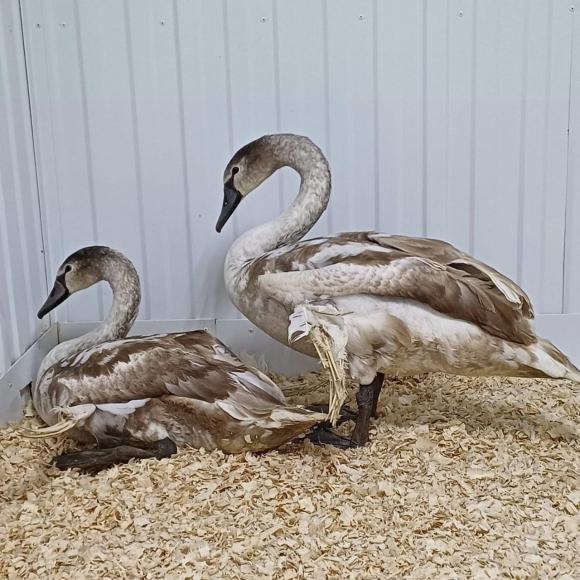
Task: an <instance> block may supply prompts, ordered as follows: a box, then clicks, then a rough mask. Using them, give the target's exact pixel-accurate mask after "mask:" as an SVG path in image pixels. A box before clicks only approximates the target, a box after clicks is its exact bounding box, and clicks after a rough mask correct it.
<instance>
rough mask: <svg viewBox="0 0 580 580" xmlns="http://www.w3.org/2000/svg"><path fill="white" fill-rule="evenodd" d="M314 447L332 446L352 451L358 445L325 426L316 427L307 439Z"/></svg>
mask: <svg viewBox="0 0 580 580" xmlns="http://www.w3.org/2000/svg"><path fill="white" fill-rule="evenodd" d="M305 439H308V440H309V441H310V443H312V444H313V445H332V446H333V447H338V448H339V449H352V448H353V447H358V445H357V444H356V443H355V442H354V441H352V440H351V439H349V438H348V437H341V436H340V435H337V434H336V433H334V432H333V431H331V430H330V429H327V428H326V427H324V426H323V425H321V426H318V427H315V428H314V429H312V431H310V433H308V434H307V435H306V437H305Z"/></svg>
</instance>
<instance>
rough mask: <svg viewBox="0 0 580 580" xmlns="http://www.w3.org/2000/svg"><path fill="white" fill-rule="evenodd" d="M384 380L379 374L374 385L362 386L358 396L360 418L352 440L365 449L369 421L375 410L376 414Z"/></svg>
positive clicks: (358, 417)
mask: <svg viewBox="0 0 580 580" xmlns="http://www.w3.org/2000/svg"><path fill="white" fill-rule="evenodd" d="M384 378H385V376H384V375H383V374H382V373H377V376H376V377H375V378H374V380H373V381H372V383H369V384H368V385H360V386H359V389H358V393H357V394H356V403H357V405H358V416H357V418H356V424H355V426H354V429H353V432H352V435H351V439H352V441H353V442H354V443H355V444H356V445H358V446H359V447H363V446H364V445H366V444H367V443H368V440H369V421H370V419H371V417H372V415H373V409H374V411H375V412H376V405H377V403H378V400H379V395H380V394H381V388H382V386H383V380H384Z"/></svg>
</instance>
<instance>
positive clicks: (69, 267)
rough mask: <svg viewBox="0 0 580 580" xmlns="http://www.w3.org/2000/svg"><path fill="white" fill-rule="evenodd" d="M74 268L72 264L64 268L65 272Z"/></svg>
mask: <svg viewBox="0 0 580 580" xmlns="http://www.w3.org/2000/svg"><path fill="white" fill-rule="evenodd" d="M71 270H72V266H71V265H70V264H67V265H66V266H65V268H64V273H65V274H66V273H67V272H70V271H71Z"/></svg>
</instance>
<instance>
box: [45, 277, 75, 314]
mask: <svg viewBox="0 0 580 580" xmlns="http://www.w3.org/2000/svg"><path fill="white" fill-rule="evenodd" d="M59 278H60V277H59ZM59 278H57V279H56V280H55V282H54V286H53V287H52V290H51V291H50V294H49V296H48V298H47V299H46V302H45V303H44V304H43V305H42V307H41V309H40V310H39V311H38V318H43V317H44V316H46V315H47V314H48V313H49V312H50V311H51V310H52V309H53V308H56V307H57V306H58V305H59V304H61V303H62V302H64V301H65V300H66V299H67V298H68V297H69V296H70V292H69V291H68V288H67V287H66V285H65V283H64V280H60V279H59Z"/></svg>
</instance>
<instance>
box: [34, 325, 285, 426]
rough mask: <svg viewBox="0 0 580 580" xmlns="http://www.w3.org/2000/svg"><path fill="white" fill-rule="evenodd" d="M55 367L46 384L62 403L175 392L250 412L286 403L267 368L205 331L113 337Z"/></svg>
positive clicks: (122, 399) (254, 413)
mask: <svg viewBox="0 0 580 580" xmlns="http://www.w3.org/2000/svg"><path fill="white" fill-rule="evenodd" d="M51 371H52V372H51V380H50V383H49V384H45V385H44V387H43V390H49V391H50V392H51V396H52V398H54V399H55V402H56V403H57V404H58V405H61V406H71V405H79V404H85V403H93V404H96V405H99V404H113V403H117V404H120V405H121V406H122V405H123V404H127V403H130V402H131V401H135V400H143V399H150V398H155V397H163V396H165V395H175V396H179V397H185V398H189V399H195V400H196V401H199V402H201V403H205V404H209V405H216V406H217V407H219V408H222V409H223V410H226V412H228V413H229V414H233V413H235V412H237V414H238V415H239V416H243V415H244V416H247V417H250V416H260V415H261V414H265V413H268V412H270V411H271V409H272V407H275V406H280V405H285V399H284V395H283V394H282V392H281V391H280V389H279V388H278V387H277V386H276V384H275V383H273V382H272V381H271V380H270V379H269V378H268V377H267V376H266V375H265V374H264V373H262V372H260V371H259V370H257V369H253V368H250V367H248V366H247V365H245V364H244V363H243V362H242V361H240V360H239V359H238V358H237V357H236V356H235V355H234V354H233V353H232V352H231V351H230V350H229V349H228V348H227V347H226V346H225V345H223V344H222V343H221V342H220V341H219V340H217V339H216V338H214V337H213V336H211V335H210V334H208V333H206V332H203V331H195V332H185V333H176V334H168V335H156V336H148V337H133V338H128V339H123V340H118V341H110V342H107V343H103V344H101V345H98V346H96V347H93V348H90V349H86V350H84V351H82V352H80V353H77V354H75V355H73V356H71V357H67V358H65V359H63V360H62V361H60V362H59V363H57V364H56V365H55V366H54V367H52V368H51ZM119 409H121V410H122V408H121V407H119ZM236 409H237V411H234V410H236Z"/></svg>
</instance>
